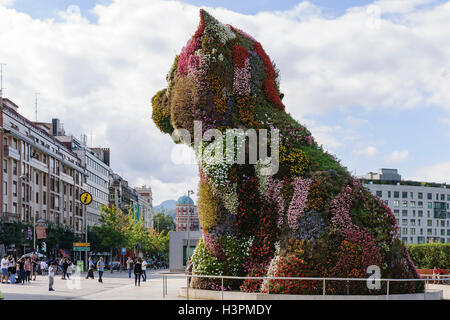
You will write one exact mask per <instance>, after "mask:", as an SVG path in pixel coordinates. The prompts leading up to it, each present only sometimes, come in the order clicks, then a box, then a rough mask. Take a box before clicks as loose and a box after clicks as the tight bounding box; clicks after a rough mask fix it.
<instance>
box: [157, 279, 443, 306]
mask: <svg viewBox="0 0 450 320" xmlns="http://www.w3.org/2000/svg"><path fill="white" fill-rule="evenodd" d="M169 276H173V277H180V276H181V277H186V299H187V300H189V287H190V280H189V279H190V278H212V279H221V291H222V293H221V298H222V300H223V294H224V291H225V290H224V283H223V281H224V279H230V280H262V281H264V280H267V293H266V294H270V281H271V280H303V281H322V296H325V295H326V282H327V281H347V295H349V283H350V281H365V282H371V283H373V282H375V281H379V282H383V281H385V282H386V300H389V294H390V293H389V286H390V284H391V283H392V282H419V281H422V282H425V291H424V292H426V291H427V284H428V282H436V281H440V282H441V283H445V284H450V275H433V274H430V275H427V274H425V275H421V277H425V278H420V279H377V278H320V277H235V276H209V275H194V274H162V281H163V298H164V299H165V298H166V296H167V288H168V285H167V278H168V277H169ZM429 277H431V279H429ZM261 293H263V292H261ZM368 296H369V295H368Z"/></svg>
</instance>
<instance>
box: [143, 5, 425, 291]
mask: <svg viewBox="0 0 450 320" xmlns="http://www.w3.org/2000/svg"><path fill="white" fill-rule="evenodd" d="M166 79H167V83H168V85H167V88H166V89H164V90H162V91H159V92H158V93H156V95H155V96H154V97H153V100H152V105H153V115H152V117H153V120H154V122H155V124H156V125H157V127H158V128H159V129H160V130H161V131H162V132H164V133H168V134H172V133H173V131H174V130H175V129H186V130H188V131H189V132H190V133H191V136H192V137H193V136H194V121H201V122H202V132H201V133H202V134H204V132H205V131H206V130H208V129H218V130H220V131H221V132H222V133H225V132H226V131H227V130H228V131H230V130H231V132H235V133H236V134H239V133H238V131H237V130H236V129H250V128H252V129H267V131H269V132H270V130H271V129H278V130H279V133H280V134H279V135H280V141H279V170H278V172H277V173H276V174H273V175H271V176H266V175H263V174H262V168H263V167H264V165H265V164H266V163H267V161H269V160H270V159H271V158H270V155H269V157H267V158H265V159H258V162H257V163H256V164H236V163H235V164H233V163H227V162H226V161H223V162H221V161H219V162H214V161H206V160H211V159H208V155H207V156H206V157H205V158H203V160H204V161H200V162H199V174H200V186H199V198H198V213H199V218H200V223H201V226H202V230H203V237H202V240H201V241H200V243H199V244H198V245H197V248H196V250H195V252H194V254H193V257H192V263H193V272H194V273H196V274H204V275H231V276H265V275H270V276H275V277H289V276H291V277H337V278H367V277H368V274H367V273H366V272H367V267H369V266H371V265H377V266H379V267H380V269H381V276H382V278H403V279H411V278H418V277H419V275H418V274H417V272H416V269H415V267H414V265H413V263H412V261H411V259H410V258H409V255H408V252H407V250H406V248H405V247H404V245H403V244H402V243H401V241H400V240H399V239H398V237H397V228H398V227H397V224H396V220H395V217H394V215H393V214H392V212H391V210H390V209H389V208H388V207H387V206H386V205H385V204H384V203H383V202H382V201H381V200H380V199H378V198H376V197H374V196H373V195H371V194H370V192H369V191H368V190H366V189H364V188H363V187H362V186H361V185H360V184H359V183H358V182H357V181H356V180H355V179H354V178H353V177H352V176H351V175H350V174H349V173H348V171H347V170H346V169H345V168H344V167H342V166H341V164H340V163H339V161H338V160H337V159H336V158H335V157H334V156H332V155H330V154H328V153H327V152H326V151H324V150H323V149H322V147H321V146H319V145H318V144H317V143H316V141H315V140H314V138H313V137H312V136H311V133H310V132H309V131H308V129H306V128H305V127H304V126H302V125H300V124H299V123H298V122H296V121H295V120H294V119H293V118H292V117H291V116H290V115H289V114H288V113H286V112H285V106H284V104H283V102H282V98H283V94H282V93H281V92H280V87H279V73H278V70H277V68H276V67H275V65H274V63H273V62H272V61H271V60H270V58H269V56H268V55H267V53H266V52H265V50H264V49H263V47H262V45H261V44H260V43H259V42H257V41H256V40H255V39H254V38H253V37H251V36H250V35H248V34H246V33H245V32H243V31H241V30H239V29H237V28H235V27H233V26H230V25H224V24H222V23H220V22H219V21H217V20H216V19H215V18H214V17H212V16H211V15H209V14H208V13H207V12H206V11H204V10H201V11H200V25H199V27H198V29H197V31H196V32H195V34H194V35H193V37H192V38H191V39H190V40H189V41H188V43H187V44H186V46H185V47H184V48H183V49H182V51H181V53H180V55H178V56H177V57H176V58H175V60H174V63H173V65H172V67H171V68H170V70H169V73H168V74H167V77H166ZM233 130H235V131H233ZM268 141H271V140H270V138H268ZM224 144H226V140H225V139H222V140H221V139H216V140H213V141H203V142H202V144H201V146H200V149H201V150H200V151H206V153H207V154H208V152H209V157H212V158H214V156H215V154H214V152H211V150H220V148H222V147H223V145H224ZM191 146H192V147H193V146H194V145H193V144H192V145H191ZM217 148H219V149H217ZM198 151H199V150H196V152H198ZM222 160H224V159H222ZM191 285H192V286H193V287H196V288H203V289H211V290H221V289H222V285H221V283H220V281H216V280H211V279H205V278H202V279H200V278H196V279H194V280H193V281H192V283H191ZM223 288H224V289H226V290H242V291H246V292H267V291H269V290H270V292H271V293H287V294H321V293H322V290H323V288H322V282H320V281H296V280H276V281H275V280H273V281H272V283H268V282H267V281H260V280H251V279H248V280H245V281H242V280H240V281H226V282H225V283H224V287H223ZM326 290H327V293H328V294H333V293H334V294H346V293H347V292H349V293H350V294H361V293H366V294H380V293H383V292H385V291H386V284H385V283H384V284H383V285H382V288H381V291H380V290H378V291H377V290H372V291H370V290H369V289H367V287H366V286H365V282H364V281H362V282H357V283H356V282H355V283H351V284H349V285H348V286H347V283H346V282H337V281H333V282H329V283H328V284H327V288H326ZM389 290H390V293H411V292H421V291H423V286H422V285H421V282H407V283H391V286H390V288H389Z"/></svg>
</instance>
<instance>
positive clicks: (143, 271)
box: [142, 259, 147, 282]
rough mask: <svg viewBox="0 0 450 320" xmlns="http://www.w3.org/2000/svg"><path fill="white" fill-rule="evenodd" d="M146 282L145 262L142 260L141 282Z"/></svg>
mask: <svg viewBox="0 0 450 320" xmlns="http://www.w3.org/2000/svg"><path fill="white" fill-rule="evenodd" d="M146 281H147V261H146V260H145V259H143V260H142V282H146Z"/></svg>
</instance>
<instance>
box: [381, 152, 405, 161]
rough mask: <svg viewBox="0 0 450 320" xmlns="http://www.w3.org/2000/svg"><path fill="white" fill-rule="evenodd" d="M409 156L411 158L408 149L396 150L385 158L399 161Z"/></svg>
mask: <svg viewBox="0 0 450 320" xmlns="http://www.w3.org/2000/svg"><path fill="white" fill-rule="evenodd" d="M408 158H409V152H408V150H395V151H392V153H391V154H389V155H388V156H386V157H385V158H384V160H385V161H387V162H389V163H399V162H403V161H405V160H408Z"/></svg>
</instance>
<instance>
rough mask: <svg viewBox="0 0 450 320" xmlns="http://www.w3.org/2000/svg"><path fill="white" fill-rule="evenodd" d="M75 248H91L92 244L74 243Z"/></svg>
mask: <svg viewBox="0 0 450 320" xmlns="http://www.w3.org/2000/svg"><path fill="white" fill-rule="evenodd" d="M73 246H74V247H90V246H91V243H90V242H74V243H73Z"/></svg>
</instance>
